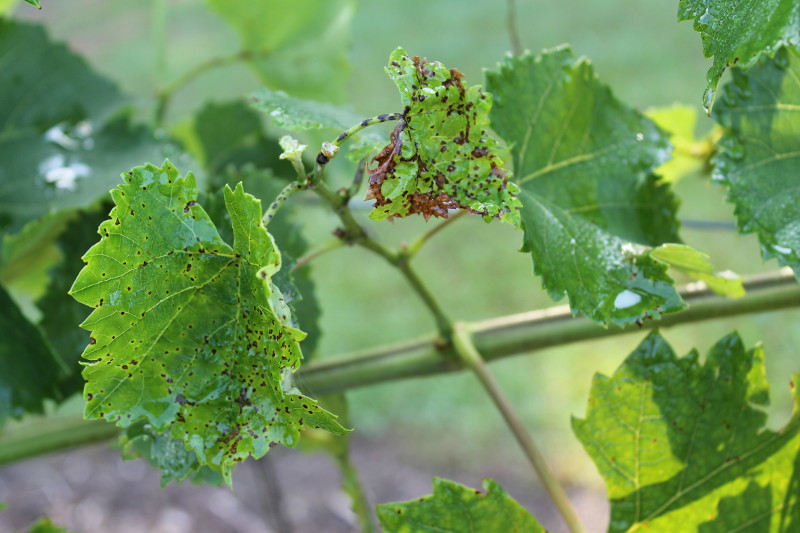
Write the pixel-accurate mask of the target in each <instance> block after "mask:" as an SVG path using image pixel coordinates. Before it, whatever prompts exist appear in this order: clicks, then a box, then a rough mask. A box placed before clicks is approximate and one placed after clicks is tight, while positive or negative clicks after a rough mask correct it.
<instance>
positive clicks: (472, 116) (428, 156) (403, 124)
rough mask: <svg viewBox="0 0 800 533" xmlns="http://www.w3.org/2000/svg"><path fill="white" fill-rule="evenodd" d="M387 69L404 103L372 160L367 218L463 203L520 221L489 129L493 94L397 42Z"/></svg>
mask: <svg viewBox="0 0 800 533" xmlns="http://www.w3.org/2000/svg"><path fill="white" fill-rule="evenodd" d="M386 72H387V74H388V75H389V77H390V78H391V79H392V81H394V83H395V85H397V88H398V90H399V91H400V100H401V102H402V105H403V106H404V109H403V114H402V115H403V116H402V118H401V119H400V120H399V121H398V123H397V126H396V127H395V129H394V130H393V131H392V134H391V137H390V140H389V144H388V145H387V146H386V147H384V148H383V150H381V152H380V153H379V154H378V155H377V156H375V158H374V159H373V160H372V163H373V165H375V166H374V168H371V169H370V171H369V172H370V176H369V190H368V192H367V199H368V200H375V204H374V208H373V210H372V212H371V213H370V217H372V218H374V219H377V220H383V219H386V218H389V219H391V218H394V217H405V216H408V215H413V214H421V215H423V216H424V217H425V219H426V220H427V219H428V218H429V217H431V216H434V217H444V218H447V216H448V210H450V209H466V210H468V211H469V212H471V213H474V214H478V215H483V216H484V218H486V219H487V220H491V219H492V218H498V219H500V220H503V221H505V222H509V223H511V224H513V225H515V226H519V208H520V203H519V200H518V199H517V193H518V192H519V189H518V188H517V186H516V185H515V184H514V183H512V182H511V181H509V178H510V173H509V171H508V170H507V169H505V168H504V164H503V161H502V160H501V159H500V156H499V152H500V147H499V144H498V142H497V141H496V140H495V139H494V137H492V135H491V133H490V132H489V131H488V128H489V110H490V109H491V106H492V97H491V95H490V94H487V93H485V92H484V91H483V89H482V88H481V87H479V86H477V85H473V86H472V87H465V86H464V84H463V83H462V82H461V79H462V78H463V74H461V73H460V72H459V71H458V70H456V69H448V68H447V67H445V66H444V65H443V64H441V63H439V62H438V61H427V60H426V59H420V58H419V57H413V58H412V57H409V56H408V54H406V51H405V50H403V49H402V48H398V49H397V50H395V51H394V52H392V55H391V56H390V57H389V65H388V66H387V67H386Z"/></svg>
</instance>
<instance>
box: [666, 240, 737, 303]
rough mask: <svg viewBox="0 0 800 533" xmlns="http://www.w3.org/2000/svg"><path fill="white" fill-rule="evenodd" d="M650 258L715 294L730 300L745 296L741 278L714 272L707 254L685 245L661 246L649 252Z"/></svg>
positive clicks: (726, 273) (731, 273) (729, 272)
mask: <svg viewBox="0 0 800 533" xmlns="http://www.w3.org/2000/svg"><path fill="white" fill-rule="evenodd" d="M650 257H652V258H653V259H655V260H657V261H661V262H662V263H666V264H668V265H669V266H670V267H671V268H674V269H675V270H678V271H680V272H683V273H684V274H686V275H687V276H691V277H693V278H694V279H696V280H699V281H702V282H704V283H705V284H706V285H707V286H708V288H709V289H711V290H712V291H714V292H716V293H717V294H721V295H723V296H729V297H731V298H741V297H742V296H744V294H745V293H744V286H742V278H741V276H738V275H736V274H734V273H733V272H731V271H726V272H714V265H712V264H711V259H710V258H709V257H708V255H707V254H704V253H703V252H700V251H698V250H695V249H694V248H692V247H690V246H686V245H685V244H662V245H661V246H659V247H658V248H654V249H653V250H652V251H651V252H650Z"/></svg>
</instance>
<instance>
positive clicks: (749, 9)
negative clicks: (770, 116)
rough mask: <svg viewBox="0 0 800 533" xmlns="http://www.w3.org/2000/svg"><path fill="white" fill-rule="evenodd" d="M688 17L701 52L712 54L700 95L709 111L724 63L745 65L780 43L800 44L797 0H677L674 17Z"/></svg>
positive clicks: (799, 10)
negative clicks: (675, 15) (706, 82)
mask: <svg viewBox="0 0 800 533" xmlns="http://www.w3.org/2000/svg"><path fill="white" fill-rule="evenodd" d="M692 19H694V21H695V22H694V29H695V30H696V31H698V32H700V34H701V35H702V37H703V53H704V54H705V56H706V57H713V58H714V62H713V64H712V65H711V68H710V69H709V70H708V74H707V75H706V78H707V81H708V88H707V89H706V94H705V95H704V97H703V104H704V105H705V107H706V109H708V110H709V111H710V109H711V105H712V104H713V102H714V92H715V90H716V88H717V84H718V83H719V79H720V76H722V73H723V72H724V71H725V69H726V68H727V67H729V66H732V65H736V66H737V67H739V68H743V69H748V68H750V67H752V66H753V65H755V64H756V62H757V61H758V60H759V59H760V58H762V57H763V56H765V55H767V56H772V55H774V54H775V52H776V51H777V50H778V49H779V48H780V47H782V46H784V45H795V46H797V45H799V44H800V4H798V3H797V2H796V1H795V0H680V2H679V3H678V20H692Z"/></svg>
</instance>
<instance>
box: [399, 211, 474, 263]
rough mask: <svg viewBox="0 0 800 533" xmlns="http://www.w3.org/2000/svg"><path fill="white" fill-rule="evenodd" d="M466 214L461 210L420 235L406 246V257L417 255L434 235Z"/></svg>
mask: <svg viewBox="0 0 800 533" xmlns="http://www.w3.org/2000/svg"><path fill="white" fill-rule="evenodd" d="M466 214H467V212H466V211H465V210H461V211H459V212H458V213H456V214H455V215H451V216H448V217H447V218H446V219H445V221H444V222H442V223H440V224H437V225H435V226H434V227H432V228H431V229H429V230H428V231H426V232H425V233H423V234H422V235H420V236H419V237H418V238H417V239H416V240H415V241H414V242H412V243H411V244H409V245H408V249H407V251H406V255H407V256H408V257H409V258H411V257H414V256H415V255H417V253H418V252H419V251H420V250H421V249H422V247H423V246H425V244H426V243H427V242H428V241H429V240H431V238H433V236H434V235H436V234H437V233H439V232H440V231H442V230H443V229H444V228H446V227H447V226H449V225H450V224H452V223H453V222H455V221H456V220H458V219H460V218H463V217H464V216H465V215H466Z"/></svg>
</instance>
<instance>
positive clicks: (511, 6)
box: [506, 0, 523, 57]
mask: <svg viewBox="0 0 800 533" xmlns="http://www.w3.org/2000/svg"><path fill="white" fill-rule="evenodd" d="M507 7H508V9H507V11H506V25H507V26H508V37H509V39H511V50H512V51H513V52H514V55H515V56H517V57H519V56H521V55H522V52H523V50H522V42H521V41H520V39H519V32H518V31H517V5H516V3H515V1H514V0H508V1H507Z"/></svg>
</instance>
